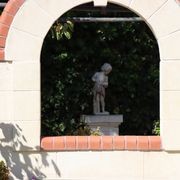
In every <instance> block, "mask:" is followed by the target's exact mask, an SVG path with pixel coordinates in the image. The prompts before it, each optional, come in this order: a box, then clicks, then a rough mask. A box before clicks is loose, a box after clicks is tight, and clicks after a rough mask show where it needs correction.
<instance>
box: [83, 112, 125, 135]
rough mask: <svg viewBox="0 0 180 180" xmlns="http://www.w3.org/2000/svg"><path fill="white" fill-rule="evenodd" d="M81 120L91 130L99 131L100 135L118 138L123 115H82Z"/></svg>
mask: <svg viewBox="0 0 180 180" xmlns="http://www.w3.org/2000/svg"><path fill="white" fill-rule="evenodd" d="M81 118H82V120H84V122H85V123H87V124H88V125H89V127H90V128H91V130H93V131H96V130H97V128H99V129H100V133H101V134H102V135H107V136H118V135H119V125H120V124H121V123H123V115H105V114H103V113H100V114H96V115H82V116H81Z"/></svg>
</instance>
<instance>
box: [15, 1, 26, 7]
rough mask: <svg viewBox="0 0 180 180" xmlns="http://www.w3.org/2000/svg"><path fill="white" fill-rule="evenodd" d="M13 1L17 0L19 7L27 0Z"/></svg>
mask: <svg viewBox="0 0 180 180" xmlns="http://www.w3.org/2000/svg"><path fill="white" fill-rule="evenodd" d="M13 1H15V2H16V4H17V6H19V7H20V6H21V5H22V4H23V3H24V2H25V0H13Z"/></svg>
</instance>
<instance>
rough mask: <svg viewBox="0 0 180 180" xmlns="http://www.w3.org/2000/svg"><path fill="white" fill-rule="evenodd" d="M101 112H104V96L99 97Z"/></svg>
mask: <svg viewBox="0 0 180 180" xmlns="http://www.w3.org/2000/svg"><path fill="white" fill-rule="evenodd" d="M100 101H101V108H102V112H105V101H104V96H101V97H100Z"/></svg>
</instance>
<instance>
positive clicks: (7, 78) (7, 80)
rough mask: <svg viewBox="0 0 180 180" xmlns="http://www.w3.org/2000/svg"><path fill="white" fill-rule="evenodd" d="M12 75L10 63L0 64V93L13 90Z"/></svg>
mask: <svg viewBox="0 0 180 180" xmlns="http://www.w3.org/2000/svg"><path fill="white" fill-rule="evenodd" d="M12 73H13V70H12V63H8V62H7V63H0V91H10V90H12V89H13V83H12Z"/></svg>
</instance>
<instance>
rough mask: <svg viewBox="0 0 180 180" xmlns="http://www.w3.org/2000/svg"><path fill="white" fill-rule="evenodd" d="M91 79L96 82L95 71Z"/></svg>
mask: <svg viewBox="0 0 180 180" xmlns="http://www.w3.org/2000/svg"><path fill="white" fill-rule="evenodd" d="M91 79H92V81H93V82H96V81H97V73H95V74H94V75H93V77H92V78H91Z"/></svg>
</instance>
